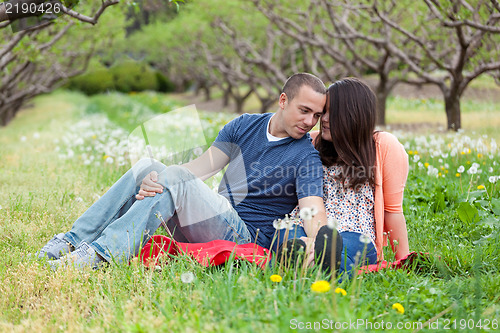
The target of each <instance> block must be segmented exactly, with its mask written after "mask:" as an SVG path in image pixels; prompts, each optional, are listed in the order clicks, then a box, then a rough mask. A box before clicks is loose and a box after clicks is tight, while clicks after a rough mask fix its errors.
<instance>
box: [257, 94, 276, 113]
mask: <svg viewBox="0 0 500 333" xmlns="http://www.w3.org/2000/svg"><path fill="white" fill-rule="evenodd" d="M273 103H274V98H266V99H261V100H260V113H266V112H269V108H270V107H271V105H273Z"/></svg>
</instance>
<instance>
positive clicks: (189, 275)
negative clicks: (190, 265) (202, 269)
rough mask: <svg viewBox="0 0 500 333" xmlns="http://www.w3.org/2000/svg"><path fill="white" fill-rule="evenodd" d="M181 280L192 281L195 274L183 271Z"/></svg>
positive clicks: (184, 281)
mask: <svg viewBox="0 0 500 333" xmlns="http://www.w3.org/2000/svg"><path fill="white" fill-rule="evenodd" d="M181 281H182V282H183V283H192V282H193V281H194V274H193V273H191V272H186V273H182V274H181Z"/></svg>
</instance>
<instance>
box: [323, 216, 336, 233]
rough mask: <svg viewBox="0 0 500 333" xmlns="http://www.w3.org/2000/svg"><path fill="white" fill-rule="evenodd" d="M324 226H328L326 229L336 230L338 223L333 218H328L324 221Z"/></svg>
mask: <svg viewBox="0 0 500 333" xmlns="http://www.w3.org/2000/svg"><path fill="white" fill-rule="evenodd" d="M326 224H327V225H328V228H330V229H332V230H333V229H337V225H338V221H337V219H336V218H335V217H333V216H332V217H329V218H328V220H326Z"/></svg>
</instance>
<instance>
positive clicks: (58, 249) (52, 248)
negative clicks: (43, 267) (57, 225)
mask: <svg viewBox="0 0 500 333" xmlns="http://www.w3.org/2000/svg"><path fill="white" fill-rule="evenodd" d="M63 237H64V234H58V235H55V236H54V238H52V239H51V240H50V241H49V242H48V243H47V244H45V246H44V247H42V249H41V250H40V251H38V252H37V253H36V256H37V258H38V259H43V258H47V259H49V260H55V259H59V258H60V257H61V256H63V255H65V254H66V253H70V252H71V249H72V246H71V244H69V243H68V242H66V241H65V240H64V238H63Z"/></svg>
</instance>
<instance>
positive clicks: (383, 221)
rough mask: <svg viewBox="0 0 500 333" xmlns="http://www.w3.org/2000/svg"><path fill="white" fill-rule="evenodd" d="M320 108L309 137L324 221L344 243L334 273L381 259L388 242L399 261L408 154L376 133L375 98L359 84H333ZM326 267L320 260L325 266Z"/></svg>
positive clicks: (403, 246)
mask: <svg viewBox="0 0 500 333" xmlns="http://www.w3.org/2000/svg"><path fill="white" fill-rule="evenodd" d="M325 108H326V112H325V114H324V115H323V117H322V118H321V130H320V131H319V133H318V132H316V133H311V136H312V137H313V144H314V146H315V147H316V149H317V150H318V151H319V153H320V157H321V160H322V162H323V170H324V179H323V180H324V185H323V187H324V196H323V200H324V202H325V207H326V212H327V216H328V219H329V221H330V225H331V224H332V223H331V222H332V221H335V224H336V228H337V230H338V232H339V234H340V236H341V239H342V243H343V246H342V253H341V263H340V269H339V273H342V272H344V271H348V272H349V271H350V270H351V269H352V267H354V266H355V265H357V264H374V263H376V262H377V260H381V259H382V258H383V250H382V248H383V246H385V245H387V238H389V241H390V244H391V246H392V249H393V251H394V252H395V255H396V259H401V258H403V257H404V256H406V255H407V254H408V253H409V248H408V235H407V230H406V222H405V217H404V215H403V210H402V203H403V192H404V187H405V183H406V178H407V175H408V155H407V154H406V152H405V150H404V148H403V146H402V145H401V144H400V143H399V141H398V140H397V138H396V137H395V136H393V135H392V134H389V133H386V132H378V131H375V120H376V97H375V94H374V93H373V91H372V90H371V89H370V88H369V87H368V86H367V85H366V84H365V83H363V82H362V81H360V80H358V79H356V78H346V79H342V80H340V81H337V82H335V83H333V84H332V85H331V86H330V87H329V88H328V92H327V102H326V107H325ZM296 216H297V212H296V211H294V212H292V217H296ZM327 228H328V227H327V226H324V227H322V229H321V230H320V232H318V236H317V237H316V240H315V243H316V244H315V251H316V260H318V256H319V254H320V253H321V252H322V248H323V246H324V245H323V244H325V240H324V238H323V237H324V235H325V234H326V235H328V233H329V234H332V230H330V231H328V229H327ZM333 238H334V237H330V238H329V239H328V238H327V242H328V241H331V239H333ZM329 246H331V244H327V247H328V248H329ZM325 253H326V255H327V253H328V250H326V251H325ZM363 253H364V254H365V255H364V257H365V259H364V260H361V259H362V258H361V255H362V254H363ZM329 263H330V260H324V266H325V265H326V266H329ZM324 268H325V267H324ZM326 268H328V267H326Z"/></svg>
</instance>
